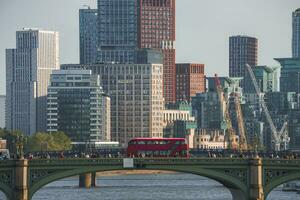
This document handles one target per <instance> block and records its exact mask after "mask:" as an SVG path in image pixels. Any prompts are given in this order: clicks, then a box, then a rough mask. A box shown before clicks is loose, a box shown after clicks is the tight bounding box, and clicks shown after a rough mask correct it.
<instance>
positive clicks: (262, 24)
mask: <svg viewBox="0 0 300 200" xmlns="http://www.w3.org/2000/svg"><path fill="white" fill-rule="evenodd" d="M176 3H177V5H176V31H177V32H176V61H177V62H200V63H204V64H205V66H206V69H205V71H206V73H207V75H212V74H214V73H218V74H220V75H227V74H228V43H229V39H228V37H229V36H231V35H249V36H254V37H257V38H258V42H259V52H258V62H259V64H264V65H278V63H276V62H275V61H274V60H273V58H274V57H290V56H291V35H292V33H291V30H292V20H291V19H292V12H293V11H294V10H295V9H296V8H299V7H300V0H177V2H176ZM85 4H88V5H90V6H91V7H94V8H96V0H0V27H1V31H0V94H5V49H6V48H15V45H16V42H15V31H16V30H20V29H22V28H23V27H36V28H43V29H45V30H55V31H59V33H60V63H78V62H79V33H78V30H79V28H78V23H79V20H78V9H79V8H82V6H83V5H85Z"/></svg>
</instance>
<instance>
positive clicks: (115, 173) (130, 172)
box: [97, 169, 178, 176]
mask: <svg viewBox="0 0 300 200" xmlns="http://www.w3.org/2000/svg"><path fill="white" fill-rule="evenodd" d="M176 173H178V172H174V171H163V170H136V169H134V170H117V171H105V172H97V176H119V175H135V174H141V175H146V174H155V175H158V174H176Z"/></svg>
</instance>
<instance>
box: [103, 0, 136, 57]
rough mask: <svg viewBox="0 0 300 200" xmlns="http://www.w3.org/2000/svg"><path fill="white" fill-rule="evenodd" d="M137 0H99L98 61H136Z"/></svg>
mask: <svg viewBox="0 0 300 200" xmlns="http://www.w3.org/2000/svg"><path fill="white" fill-rule="evenodd" d="M137 15H138V13H137V0H126V1H124V0H98V62H99V63H134V62H135V59H136V50H137V47H138V45H137V44H138V35H137V21H138V18H137V17H138V16H137Z"/></svg>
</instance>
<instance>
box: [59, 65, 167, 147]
mask: <svg viewBox="0 0 300 200" xmlns="http://www.w3.org/2000/svg"><path fill="white" fill-rule="evenodd" d="M61 68H62V69H84V68H85V69H91V70H92V72H93V74H99V75H100V79H101V85H102V86H103V89H104V92H105V93H106V94H107V95H109V96H110V97H111V123H112V130H111V134H112V140H113V141H119V142H120V144H122V145H123V146H126V145H127V143H128V141H129V140H130V139H131V138H135V137H162V136H163V126H162V125H163V124H162V123H163V109H164V99H163V95H162V79H163V66H162V65H161V64H97V65H76V64H75V65H73V64H70V65H62V66H61Z"/></svg>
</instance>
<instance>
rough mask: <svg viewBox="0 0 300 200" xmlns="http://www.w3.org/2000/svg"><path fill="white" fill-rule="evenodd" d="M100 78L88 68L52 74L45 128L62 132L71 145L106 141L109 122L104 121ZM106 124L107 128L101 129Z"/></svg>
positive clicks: (57, 71) (105, 110)
mask: <svg viewBox="0 0 300 200" xmlns="http://www.w3.org/2000/svg"><path fill="white" fill-rule="evenodd" d="M106 99H107V96H104V93H103V90H102V87H101V86H100V78H99V76H98V75H92V72H91V71H90V70H56V71H54V72H53V74H52V75H51V84H50V86H49V87H48V97H47V104H48V107H47V111H48V112H47V131H48V132H56V131H63V132H65V133H66V134H67V135H68V136H69V137H70V138H71V141H72V144H73V145H89V146H90V145H92V146H94V145H95V144H97V142H100V141H107V135H110V133H107V132H105V131H104V130H110V129H107V126H110V125H109V124H106V122H109V123H110V119H109V120H108V121H103V119H104V118H103V115H105V114H106V113H107V112H110V109H109V110H107V108H105V105H109V104H108V103H105V101H104V100H106ZM103 127H106V128H103Z"/></svg>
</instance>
